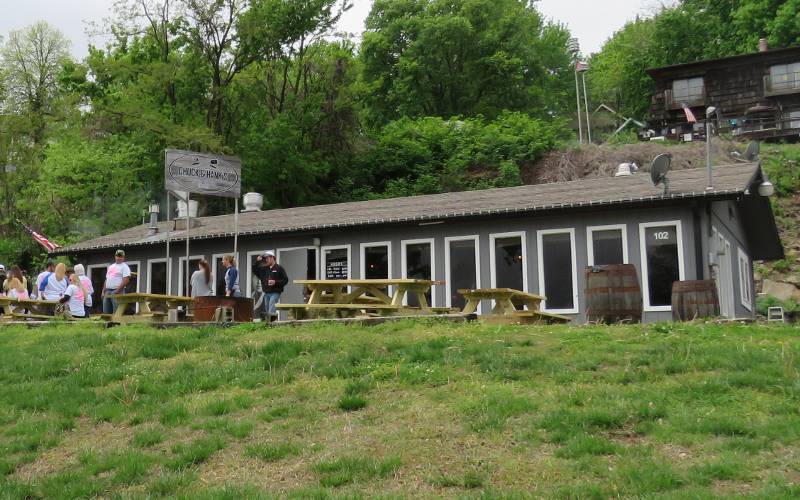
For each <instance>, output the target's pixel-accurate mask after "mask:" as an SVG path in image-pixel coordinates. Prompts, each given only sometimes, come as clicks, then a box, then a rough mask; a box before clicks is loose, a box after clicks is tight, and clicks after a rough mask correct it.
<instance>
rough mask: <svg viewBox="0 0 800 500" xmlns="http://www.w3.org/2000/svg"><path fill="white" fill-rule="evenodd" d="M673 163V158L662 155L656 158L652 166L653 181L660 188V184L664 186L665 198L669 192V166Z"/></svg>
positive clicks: (651, 175)
mask: <svg viewBox="0 0 800 500" xmlns="http://www.w3.org/2000/svg"><path fill="white" fill-rule="evenodd" d="M671 163H672V156H670V155H669V154H661V155H658V156H656V157H655V159H654V160H653V163H652V165H650V178H651V179H652V180H653V185H654V186H658V185H659V184H663V185H664V196H666V195H667V193H668V192H669V179H668V178H667V172H669V166H670V164H671Z"/></svg>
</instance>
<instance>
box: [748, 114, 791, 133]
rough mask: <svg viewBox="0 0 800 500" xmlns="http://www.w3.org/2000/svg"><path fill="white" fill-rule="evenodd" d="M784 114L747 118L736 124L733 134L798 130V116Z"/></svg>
mask: <svg viewBox="0 0 800 500" xmlns="http://www.w3.org/2000/svg"><path fill="white" fill-rule="evenodd" d="M786 115H787V114H784V116H782V117H780V118H776V117H762V118H749V119H747V120H744V121H742V122H741V123H739V124H737V125H736V127H735V128H734V129H733V135H734V136H743V135H763V134H767V135H786V134H787V132H790V133H797V132H796V131H797V130H800V116H786Z"/></svg>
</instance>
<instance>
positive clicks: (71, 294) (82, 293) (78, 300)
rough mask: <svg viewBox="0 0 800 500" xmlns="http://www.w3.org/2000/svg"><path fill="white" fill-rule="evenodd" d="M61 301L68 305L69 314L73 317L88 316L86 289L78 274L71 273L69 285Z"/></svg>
mask: <svg viewBox="0 0 800 500" xmlns="http://www.w3.org/2000/svg"><path fill="white" fill-rule="evenodd" d="M59 302H60V303H62V304H67V305H68V307H69V314H70V316H72V317H73V318H85V317H86V309H85V306H86V290H85V289H84V288H83V284H82V283H81V280H80V278H79V277H78V275H77V274H75V273H72V274H70V275H69V286H67V289H66V291H65V292H64V296H63V297H61V300H59Z"/></svg>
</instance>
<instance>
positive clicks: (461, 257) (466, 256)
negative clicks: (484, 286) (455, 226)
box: [448, 240, 478, 309]
mask: <svg viewBox="0 0 800 500" xmlns="http://www.w3.org/2000/svg"><path fill="white" fill-rule="evenodd" d="M448 252H450V255H449V261H450V269H449V273H450V280H449V281H450V282H449V283H448V287H449V293H450V307H458V308H459V309H463V308H464V305H465V304H466V301H465V300H464V296H463V295H461V294H460V293H458V291H459V290H460V289H462V288H466V289H470V290H471V289H474V288H477V287H478V276H477V274H476V271H475V266H476V260H475V240H460V241H451V242H450V244H449V246H448Z"/></svg>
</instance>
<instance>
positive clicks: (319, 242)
mask: <svg viewBox="0 0 800 500" xmlns="http://www.w3.org/2000/svg"><path fill="white" fill-rule="evenodd" d="M311 245H313V246H315V247H318V246H320V245H322V240H321V239H319V238H314V239H312V240H311Z"/></svg>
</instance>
